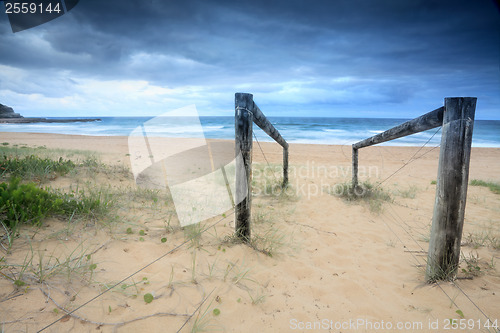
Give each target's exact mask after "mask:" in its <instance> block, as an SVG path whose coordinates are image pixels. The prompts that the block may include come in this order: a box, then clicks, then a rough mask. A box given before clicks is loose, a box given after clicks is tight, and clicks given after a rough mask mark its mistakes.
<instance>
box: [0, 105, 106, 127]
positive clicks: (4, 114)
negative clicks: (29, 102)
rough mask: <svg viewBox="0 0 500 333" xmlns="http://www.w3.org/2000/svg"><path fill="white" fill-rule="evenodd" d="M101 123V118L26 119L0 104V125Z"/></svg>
mask: <svg viewBox="0 0 500 333" xmlns="http://www.w3.org/2000/svg"><path fill="white" fill-rule="evenodd" d="M89 121H101V119H99V118H67V119H47V118H24V117H23V116H21V115H20V114H19V113H15V112H14V109H12V108H10V107H8V106H7V105H3V104H0V124H8V123H12V124H30V123H75V122H89Z"/></svg>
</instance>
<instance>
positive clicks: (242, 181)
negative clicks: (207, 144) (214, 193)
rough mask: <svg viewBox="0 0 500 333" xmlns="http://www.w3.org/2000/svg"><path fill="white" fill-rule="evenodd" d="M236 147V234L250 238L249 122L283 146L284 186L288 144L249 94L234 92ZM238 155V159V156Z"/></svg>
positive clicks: (250, 173) (250, 160) (250, 126)
mask: <svg viewBox="0 0 500 333" xmlns="http://www.w3.org/2000/svg"><path fill="white" fill-rule="evenodd" d="M234 104H235V117H234V129H235V149H236V193H235V196H236V203H237V204H236V206H235V221H236V222H235V228H236V235H237V236H238V237H239V238H240V239H241V240H243V241H245V242H248V241H249V240H250V222H251V207H252V186H251V184H252V143H253V140H252V135H253V130H252V124H253V123H255V124H256V125H257V126H259V127H260V128H261V129H262V130H263V131H264V132H266V133H267V134H268V135H269V136H270V137H271V138H273V139H274V140H275V141H276V142H277V143H279V144H280V145H281V146H282V147H283V186H286V185H287V184H288V143H287V142H286V141H285V139H283V137H282V136H281V134H280V133H279V132H278V130H277V129H276V128H275V127H274V126H273V125H272V124H271V123H270V122H269V120H268V119H267V118H266V116H265V115H264V114H263V113H262V111H261V110H260V109H259V107H258V106H257V104H255V103H254V101H253V95H252V94H246V93H236V94H235V103H234ZM239 154H241V159H240V158H238V156H239Z"/></svg>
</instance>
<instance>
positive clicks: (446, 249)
mask: <svg viewBox="0 0 500 333" xmlns="http://www.w3.org/2000/svg"><path fill="white" fill-rule="evenodd" d="M476 101H477V98H475V97H454V98H445V100H444V106H443V107H440V108H438V109H436V110H434V111H431V112H429V113H427V114H425V115H423V116H420V117H418V118H415V119H413V120H410V121H407V122H405V123H403V124H401V125H398V126H396V127H394V128H391V129H389V130H387V131H385V132H383V133H380V134H377V135H375V136H373V137H370V138H368V139H365V140H362V141H360V142H357V143H355V144H353V145H352V185H353V188H355V187H357V186H358V149H360V148H363V147H368V146H371V145H375V144H378V143H382V142H386V141H389V140H394V139H397V138H400V137H403V136H407V135H410V134H414V133H418V132H422V131H425V130H428V129H432V128H435V127H438V126H443V127H442V134H441V150H440V153H439V166H438V176H437V187H436V200H435V204H434V214H433V218H432V227H431V237H430V242H429V253H428V257H427V268H426V280H427V281H428V282H433V281H436V280H446V279H453V278H454V277H455V276H456V273H457V269H458V265H459V260H460V242H461V239H462V230H463V223H464V215H465V202H466V198H467V183H468V179H469V162H470V154H471V146H472V130H473V125H474V115H475V110H476Z"/></svg>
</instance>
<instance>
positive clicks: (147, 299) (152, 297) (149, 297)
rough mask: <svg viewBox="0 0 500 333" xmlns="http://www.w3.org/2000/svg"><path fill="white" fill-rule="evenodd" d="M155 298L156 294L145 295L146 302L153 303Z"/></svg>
mask: <svg viewBox="0 0 500 333" xmlns="http://www.w3.org/2000/svg"><path fill="white" fill-rule="evenodd" d="M154 299H155V298H154V296H153V295H152V294H150V293H147V294H145V295H144V302H146V303H151V302H152V301H153V300H154Z"/></svg>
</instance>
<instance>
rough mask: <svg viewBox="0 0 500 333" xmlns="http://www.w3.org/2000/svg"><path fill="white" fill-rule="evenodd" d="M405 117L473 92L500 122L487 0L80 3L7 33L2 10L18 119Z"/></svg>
mask: <svg viewBox="0 0 500 333" xmlns="http://www.w3.org/2000/svg"><path fill="white" fill-rule="evenodd" d="M0 5H1V6H2V7H3V3H2V2H0ZM235 92H249V93H253V94H254V100H255V101H256V103H257V104H258V105H259V106H260V108H261V109H262V111H263V112H264V113H265V114H267V115H274V116H326V117H391V118H413V117H416V116H418V115H421V114H423V113H425V112H428V111H431V110H433V109H435V108H437V107H439V106H442V105H443V99H444V97H455V96H474V97H478V104H477V111H476V118H477V119H500V11H499V8H498V7H497V5H496V4H495V2H494V0H475V1H470V0H468V1H457V0H453V1H449V0H435V1H431V0H412V1H405V0H253V1H238V0H232V1H226V0H223V1H218V0H212V1H210V0H203V1H191V0H187V1H186V0H183V1H181V0H141V1H123V0H101V1H96V0H95V1H94V0H81V1H80V3H79V4H78V5H77V6H76V7H75V8H74V9H73V10H72V11H70V12H68V13H67V14H65V15H63V16H62V17H59V18H57V19H55V20H53V21H51V22H48V23H46V24H43V25H40V26H38V27H35V28H32V29H29V30H25V31H21V32H17V33H13V32H12V30H11V27H10V24H9V20H8V18H7V15H6V14H5V13H4V12H2V13H0V103H3V104H6V105H9V106H11V107H13V108H14V109H15V111H16V112H20V113H22V114H23V115H24V116H154V115H159V114H161V113H163V112H166V111H170V110H173V109H176V108H180V107H183V106H186V105H190V104H195V105H196V107H197V109H198V111H199V113H200V114H201V115H225V116H231V115H233V114H234V93H235Z"/></svg>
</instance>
